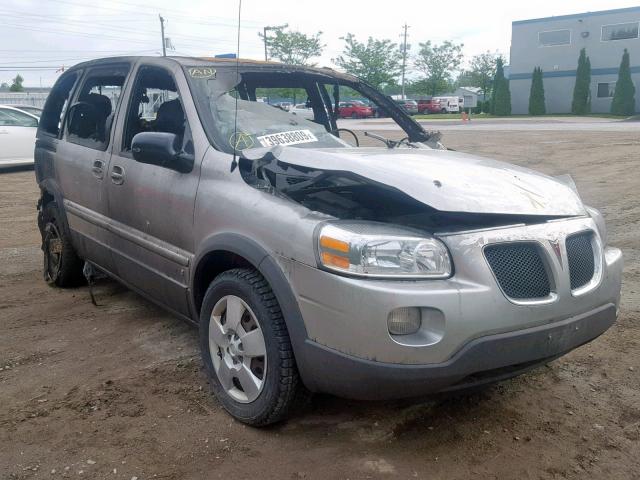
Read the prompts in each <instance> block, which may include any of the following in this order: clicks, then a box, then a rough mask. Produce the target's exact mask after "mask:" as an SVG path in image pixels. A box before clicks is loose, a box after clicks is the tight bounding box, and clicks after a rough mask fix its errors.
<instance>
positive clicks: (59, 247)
mask: <svg viewBox="0 0 640 480" xmlns="http://www.w3.org/2000/svg"><path fill="white" fill-rule="evenodd" d="M40 215H41V219H40V234H41V235H42V251H43V253H44V271H43V273H44V279H45V281H46V282H47V283H48V284H50V285H55V286H56V287H61V288H69V287H77V286H78V285H81V284H82V283H83V281H84V276H83V274H82V267H83V265H84V262H83V261H82V259H81V258H80V257H78V255H77V253H76V251H75V249H74V248H73V245H72V244H71V239H70V238H69V236H68V234H67V232H66V231H65V229H64V224H63V221H62V215H61V214H60V210H59V209H58V205H57V204H56V203H55V202H49V203H47V204H46V205H44V207H42V210H41V213H40Z"/></svg>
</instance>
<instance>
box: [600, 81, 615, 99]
mask: <svg viewBox="0 0 640 480" xmlns="http://www.w3.org/2000/svg"><path fill="white" fill-rule="evenodd" d="M615 91H616V82H609V83H599V84H598V98H611V97H613V94H614V93H615Z"/></svg>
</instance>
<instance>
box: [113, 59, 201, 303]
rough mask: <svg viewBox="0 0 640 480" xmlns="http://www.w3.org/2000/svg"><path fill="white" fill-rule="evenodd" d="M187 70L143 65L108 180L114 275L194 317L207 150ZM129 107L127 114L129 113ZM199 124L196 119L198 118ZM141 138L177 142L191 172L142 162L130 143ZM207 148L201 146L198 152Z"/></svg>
mask: <svg viewBox="0 0 640 480" xmlns="http://www.w3.org/2000/svg"><path fill="white" fill-rule="evenodd" d="M184 94H186V95H189V90H188V86H187V85H186V80H185V79H184V75H183V73H182V70H181V69H180V68H179V66H178V65H177V64H176V65H175V67H171V66H166V64H162V63H161V64H152V63H151V64H142V65H140V66H139V68H138V69H137V72H136V75H135V80H134V81H133V82H132V83H131V88H130V89H129V91H128V93H127V98H128V102H127V105H126V106H123V111H122V113H121V115H120V116H119V119H118V121H119V122H122V124H123V128H118V135H117V136H116V138H115V142H114V150H113V156H112V159H111V165H110V167H109V172H108V175H107V177H108V178H107V183H108V195H109V211H110V218H111V224H112V226H113V229H112V232H113V235H114V237H113V238H112V239H111V241H110V245H111V246H112V248H113V254H114V257H115V263H116V269H117V272H118V273H117V274H118V276H119V277H120V278H121V280H123V281H124V282H125V283H127V284H129V285H130V286H131V287H133V288H134V289H136V290H138V291H139V292H141V293H143V294H144V295H146V296H148V297H151V298H152V299H153V300H155V301H156V302H158V303H161V304H163V305H164V306H165V307H166V308H168V309H170V310H172V311H174V312H175V313H178V314H180V315H184V316H189V313H190V312H189V301H188V284H189V278H190V277H189V269H190V267H191V265H190V263H191V260H192V256H193V250H194V245H193V244H194V239H193V210H194V205H195V197H196V190H197V187H198V181H199V163H198V162H195V161H194V159H196V158H198V159H201V158H202V156H203V155H204V151H200V152H194V142H193V140H192V135H191V129H190V127H189V121H188V120H187V116H186V115H185V100H188V101H189V104H190V108H191V110H192V111H193V113H195V110H194V107H193V102H192V101H191V98H190V97H187V96H186V95H184ZM125 107H126V108H125ZM195 121H198V120H197V116H195ZM141 132H165V133H172V134H174V135H176V136H177V142H176V143H177V144H178V145H179V148H181V150H182V156H183V157H186V158H188V162H190V163H189V166H190V169H191V170H190V171H188V172H186V173H184V172H182V173H181V172H178V171H176V170H174V169H171V168H169V167H165V166H158V165H151V164H146V163H140V162H137V161H136V160H135V159H134V158H133V154H132V150H131V144H132V141H133V137H134V136H135V135H136V134H138V133H141ZM201 148H204V147H201Z"/></svg>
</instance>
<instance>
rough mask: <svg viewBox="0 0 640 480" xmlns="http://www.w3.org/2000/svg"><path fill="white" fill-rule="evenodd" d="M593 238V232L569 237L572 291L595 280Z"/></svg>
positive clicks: (568, 258) (568, 251)
mask: <svg viewBox="0 0 640 480" xmlns="http://www.w3.org/2000/svg"><path fill="white" fill-rule="evenodd" d="M591 238H592V233H591V232H582V233H577V234H575V235H571V236H569V237H567V242H566V247H567V261H568V262H569V279H570V281H571V290H575V289H576V288H580V287H583V286H585V285H586V284H587V283H589V282H590V281H591V279H592V278H593V274H594V272H595V261H594V256H593V245H592V243H591Z"/></svg>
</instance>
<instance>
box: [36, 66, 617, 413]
mask: <svg viewBox="0 0 640 480" xmlns="http://www.w3.org/2000/svg"><path fill="white" fill-rule="evenodd" d="M266 87H269V88H300V89H304V90H305V91H306V94H307V96H308V99H309V104H310V105H311V107H312V109H313V112H314V121H313V122H312V121H309V120H306V119H304V118H301V117H300V116H298V115H295V114H293V113H290V112H285V111H282V110H279V109H276V108H273V107H272V106H271V105H269V104H266V103H263V102H257V101H255V100H256V91H257V90H259V89H261V88H266ZM341 87H347V88H349V89H351V90H350V91H353V90H355V91H356V92H358V95H361V96H362V97H363V98H367V99H368V100H369V101H370V102H371V103H372V104H374V105H376V106H377V107H378V108H382V109H384V110H385V111H386V112H388V114H389V115H390V116H391V118H392V119H393V120H394V121H395V122H396V123H397V124H398V125H399V127H400V128H401V129H402V130H403V131H404V132H405V138H403V139H402V140H399V141H393V140H389V139H386V138H384V137H381V136H379V135H377V134H375V133H372V132H366V133H365V135H368V136H369V137H371V138H373V139H376V140H379V141H380V147H378V148H375V147H361V148H359V147H353V146H351V145H350V144H348V143H346V142H345V141H344V140H342V139H341V138H340V137H341V136H343V135H347V136H348V138H349V139H350V140H351V141H355V142H356V144H357V142H358V140H359V138H360V135H359V134H358V133H356V132H353V131H350V130H346V129H342V128H338V126H337V124H336V120H337V117H338V106H339V102H340V98H339V94H340V90H341ZM236 98H237V100H236ZM150 103H154V105H152V106H151V107H153V108H152V109H153V110H154V111H157V114H156V115H155V117H154V118H152V119H151V118H145V117H143V116H142V115H141V112H143V111H144V109H145V108H147V109H149V108H151V107H150V106H149V104H150ZM67 106H68V107H67ZM35 157H36V176H37V181H38V184H39V186H40V189H41V192H42V195H41V199H40V203H39V216H38V220H39V226H40V230H41V232H42V242H43V245H42V246H43V251H44V254H45V276H46V278H47V279H48V281H49V282H50V283H52V284H54V285H57V286H61V287H67V286H71V285H77V284H78V283H79V282H81V281H82V276H83V266H84V267H85V268H84V273H85V274H86V275H88V276H91V273H92V271H93V270H94V269H95V268H97V269H99V270H101V271H103V272H106V273H107V274H109V275H110V276H111V277H113V278H115V279H117V280H119V281H121V282H122V283H124V284H125V285H128V286H129V287H131V288H132V289H133V290H135V291H137V292H139V293H140V294H141V295H143V296H145V297H147V298H149V299H150V300H152V301H154V302H156V303H158V304H159V305H162V306H163V307H165V308H166V309H167V310H169V311H170V312H172V313H173V314H175V315H177V316H179V317H181V318H184V319H185V320H188V321H190V322H193V323H194V324H197V325H199V328H200V340H201V341H200V343H201V349H202V358H203V363H204V365H205V368H206V370H207V372H208V374H209V376H210V379H211V384H212V387H213V391H214V392H215V394H216V396H217V397H218V399H219V401H220V402H221V404H222V405H223V406H224V407H225V408H226V409H227V410H228V411H229V412H230V413H231V414H232V415H233V416H234V417H236V418H238V419H239V420H241V421H243V422H246V423H249V424H252V425H266V424H269V423H273V422H276V421H278V420H281V419H283V418H284V417H285V416H286V415H287V412H288V411H289V410H290V408H291V406H292V405H293V404H294V403H295V401H296V399H297V398H299V396H300V395H299V394H300V393H301V392H303V391H306V390H309V391H312V392H326V393H331V394H335V395H340V396H344V397H350V398H356V399H388V398H401V397H417V396H422V395H424V394H428V393H432V392H438V391H452V390H460V389H467V388H470V387H477V386H480V385H484V384H488V383H490V382H494V381H496V380H501V379H504V378H508V377H511V376H514V375H517V374H519V373H521V372H524V371H526V370H528V369H530V368H532V367H534V366H537V365H539V364H541V363H544V362H548V361H550V360H551V359H554V358H556V357H558V356H560V355H563V354H564V353H566V352H568V351H570V350H572V349H574V348H576V347H578V346H580V345H582V344H584V343H586V342H589V341H591V340H593V339H594V338H596V337H597V336H599V335H600V334H601V333H603V332H604V331H605V330H607V329H608V328H609V327H610V326H611V325H612V324H613V323H614V321H615V319H616V315H617V310H618V303H619V295H620V278H621V271H622V256H621V253H620V250H618V249H616V248H613V247H609V246H607V233H606V228H605V225H604V222H603V219H602V216H601V215H600V213H598V212H597V211H596V210H594V209H592V208H589V207H586V206H584V205H583V203H582V201H581V200H580V197H579V196H578V194H577V193H576V191H575V187H574V186H573V185H572V182H570V181H568V180H566V179H562V180H558V179H554V178H551V177H548V176H545V175H542V174H538V173H535V172H533V171H530V170H527V169H525V168H520V167H516V166H512V165H508V164H505V163H502V162H498V161H494V160H489V159H485V158H479V157H475V156H472V155H467V154H463V153H459V152H454V151H449V150H447V149H445V148H444V147H443V146H442V144H441V143H440V142H439V140H438V135H437V134H434V133H431V132H427V131H425V130H424V129H423V128H422V127H421V126H420V125H419V124H418V123H416V122H415V121H414V120H413V119H412V118H411V117H410V116H409V115H407V114H406V112H404V111H403V110H402V109H401V108H400V107H398V106H397V105H396V104H395V103H394V102H393V101H392V100H390V99H389V98H387V97H385V96H384V95H383V94H381V93H379V92H378V91H376V90H375V89H373V88H372V87H370V86H369V85H367V84H366V83H364V82H362V81H360V80H359V79H357V78H355V77H352V76H349V75H344V74H340V73H337V72H335V71H332V70H330V69H325V68H320V69H318V68H304V67H294V66H284V65H280V64H273V63H257V62H248V61H247V62H245V61H241V62H239V63H238V64H237V65H236V63H235V62H229V61H224V60H207V59H201V60H199V59H194V58H149V57H123V58H111V59H105V60H99V61H92V62H88V63H83V64H79V65H77V66H75V67H73V68H71V69H69V70H68V71H66V72H65V73H64V74H63V75H62V76H61V77H60V79H59V80H58V82H57V83H56V85H55V87H54V88H53V90H52V92H51V94H50V96H49V99H48V101H47V105H46V107H45V109H44V112H43V115H42V119H41V123H40V127H39V130H38V138H37V144H36V150H35ZM85 262H86V263H85Z"/></svg>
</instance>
